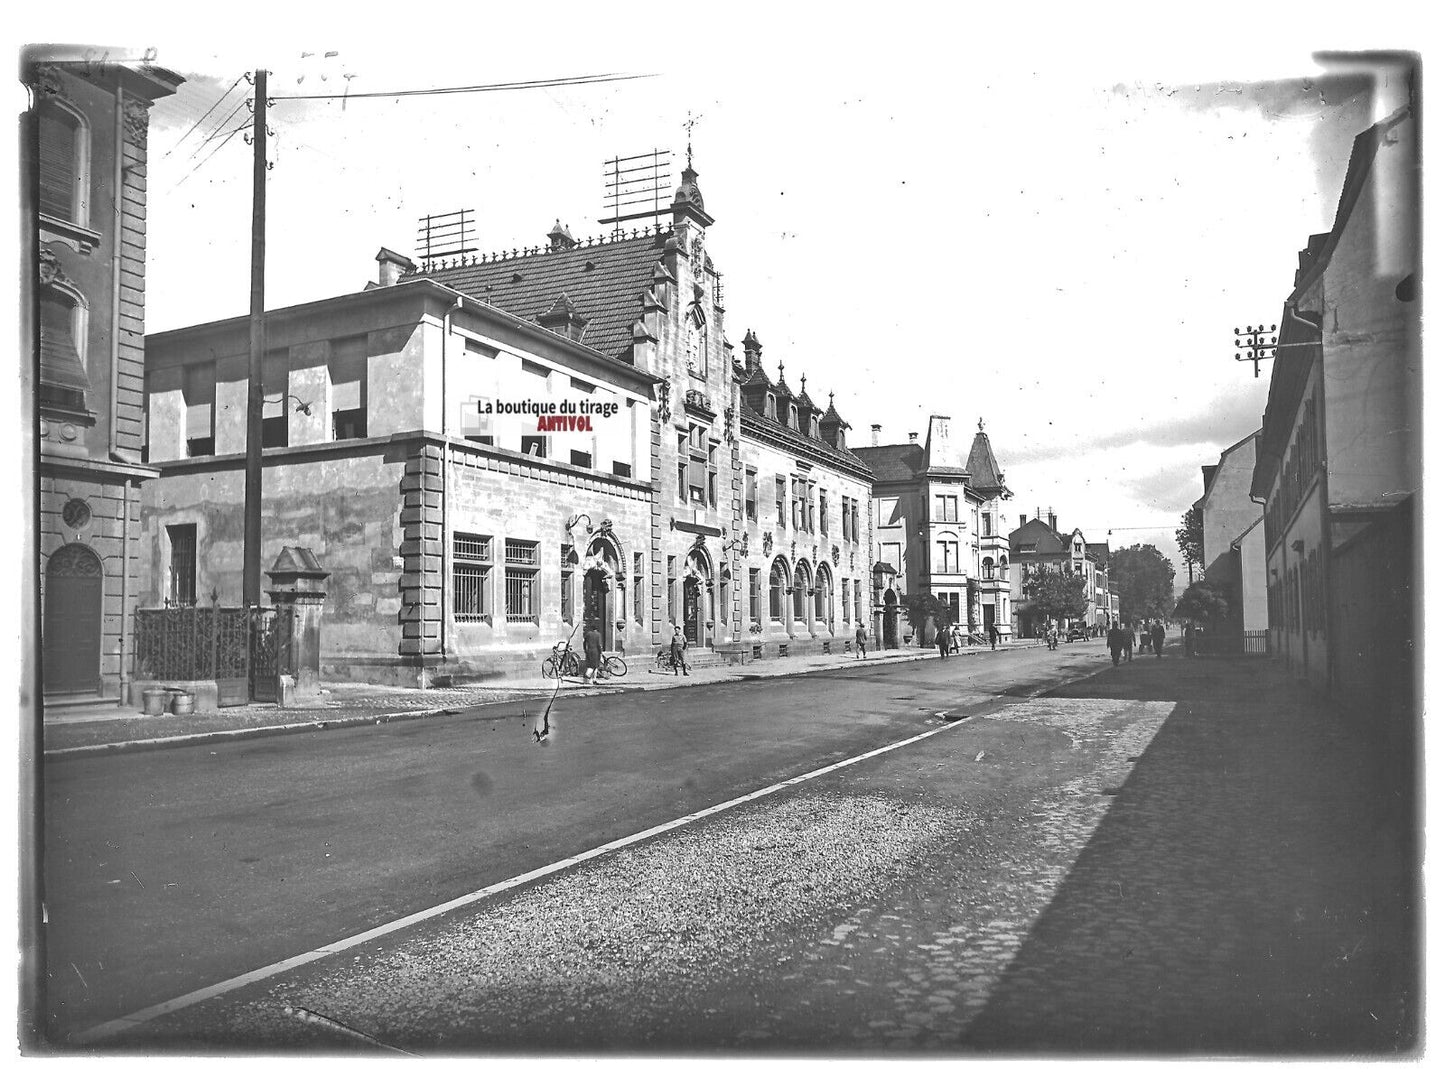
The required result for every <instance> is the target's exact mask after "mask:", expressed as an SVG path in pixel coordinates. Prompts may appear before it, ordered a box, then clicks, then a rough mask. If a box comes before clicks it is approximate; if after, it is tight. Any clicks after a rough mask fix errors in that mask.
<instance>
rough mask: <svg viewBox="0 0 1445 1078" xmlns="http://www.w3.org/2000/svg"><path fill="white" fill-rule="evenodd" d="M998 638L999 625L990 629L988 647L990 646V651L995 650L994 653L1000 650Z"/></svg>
mask: <svg viewBox="0 0 1445 1078" xmlns="http://www.w3.org/2000/svg"><path fill="white" fill-rule="evenodd" d="M998 637H999V632H998V626H997V625H990V626H989V627H988V646H989V648H990V650H993V651H997V650H998Z"/></svg>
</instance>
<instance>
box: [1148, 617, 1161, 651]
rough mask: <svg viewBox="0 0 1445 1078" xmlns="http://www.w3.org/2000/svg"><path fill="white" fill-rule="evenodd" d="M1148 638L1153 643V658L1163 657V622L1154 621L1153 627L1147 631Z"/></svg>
mask: <svg viewBox="0 0 1445 1078" xmlns="http://www.w3.org/2000/svg"><path fill="white" fill-rule="evenodd" d="M1149 640H1150V642H1151V643H1153V645H1154V658H1156V659H1162V658H1164V623H1163V622H1161V621H1156V622H1154V628H1153V629H1151V630H1150V631H1149Z"/></svg>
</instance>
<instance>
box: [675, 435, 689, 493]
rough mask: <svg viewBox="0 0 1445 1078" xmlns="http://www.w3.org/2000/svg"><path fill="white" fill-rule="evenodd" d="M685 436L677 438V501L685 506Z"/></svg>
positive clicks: (686, 458)
mask: <svg viewBox="0 0 1445 1078" xmlns="http://www.w3.org/2000/svg"><path fill="white" fill-rule="evenodd" d="M687 461H688V455H687V435H686V434H684V433H679V434H678V436H677V500H678V501H680V502H681V503H682V504H683V505H686V504H687Z"/></svg>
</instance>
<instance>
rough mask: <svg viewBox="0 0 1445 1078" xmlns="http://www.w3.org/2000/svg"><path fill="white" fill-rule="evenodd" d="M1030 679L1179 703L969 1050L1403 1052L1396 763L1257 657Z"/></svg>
mask: <svg viewBox="0 0 1445 1078" xmlns="http://www.w3.org/2000/svg"><path fill="white" fill-rule="evenodd" d="M1141 664H1142V665H1141ZM1047 695H1048V696H1052V697H1058V698H1071V699H1120V700H1165V701H1173V702H1174V703H1175V706H1174V708H1173V710H1172V712H1171V714H1170V717H1169V718H1168V719H1167V720H1166V721H1165V723H1164V725H1163V726H1162V727H1161V728H1160V729H1159V731H1158V733H1157V734H1156V735H1155V737H1154V739H1153V741H1152V742H1151V744H1150V746H1149V748H1148V749H1147V750H1145V752H1144V753H1143V754H1142V755H1141V756H1140V757H1139V758H1138V760H1137V761H1136V762H1135V764H1134V769H1133V771H1132V773H1131V774H1130V776H1129V778H1128V779H1127V781H1126V782H1125V783H1124V784H1123V785H1122V786H1121V787H1119V788H1117V789H1115V790H1102V789H1101V790H1100V791H1099V792H1098V796H1100V797H1109V798H1111V807H1110V809H1109V811H1108V812H1107V813H1106V814H1105V816H1104V818H1103V820H1102V821H1101V823H1100V824H1099V826H1098V828H1097V830H1096V831H1095V833H1094V834H1093V836H1092V837H1091V839H1090V841H1089V842H1088V843H1087V845H1086V846H1085V848H1084V849H1083V852H1082V853H1081V854H1080V856H1079V857H1078V859H1077V861H1076V862H1075V863H1074V865H1073V866H1072V868H1071V870H1070V871H1069V873H1068V875H1067V877H1066V878H1065V880H1064V882H1063V883H1062V884H1061V885H1060V887H1059V890H1058V891H1057V892H1056V894H1055V895H1054V897H1053V899H1052V901H1051V902H1050V904H1049V906H1048V907H1047V908H1046V909H1045V911H1044V913H1043V914H1042V915H1041V916H1040V918H1039V919H1038V921H1037V922H1036V923H1035V925H1034V927H1033V929H1032V931H1031V932H1030V934H1029V936H1028V938H1027V939H1026V941H1025V942H1024V943H1023V945H1022V946H1021V948H1020V949H1019V951H1018V953H1017V954H1016V956H1015V958H1014V960H1013V961H1012V963H1010V965H1009V967H1008V968H1007V970H1006V971H1005V973H1004V975H1003V976H1002V978H1001V980H1000V983H999V984H998V986H997V987H996V989H995V991H994V992H993V993H992V994H991V996H990V999H989V1002H988V1003H987V1004H986V1005H985V1007H984V1008H983V1010H982V1011H981V1012H980V1013H979V1014H978V1016H977V1017H976V1019H975V1020H974V1021H973V1022H972V1023H971V1024H970V1026H969V1028H968V1029H967V1031H966V1032H965V1034H964V1038H963V1042H964V1046H965V1047H967V1048H970V1049H978V1050H985V1051H990V1052H1017V1053H1027V1054H1062V1053H1086V1054H1091V1055H1113V1054H1150V1055H1173V1054H1211V1055H1222V1054H1227V1055H1278V1054H1308V1055H1322V1054H1323V1055H1341V1054H1356V1053H1364V1054H1384V1055H1394V1054H1406V1053H1411V1052H1413V1051H1414V1050H1415V1048H1416V1046H1417V1042H1418V1035H1419V999H1420V992H1419V969H1418V965H1419V950H1418V948H1419V935H1418V914H1419V885H1420V878H1419V871H1418V864H1419V861H1418V844H1417V831H1416V827H1415V816H1414V803H1413V798H1412V796H1411V788H1412V785H1413V784H1412V783H1411V782H1409V781H1407V779H1406V778H1404V777H1402V776H1407V775H1410V774H1413V772H1412V770H1411V768H1410V767H1408V766H1405V767H1400V766H1396V765H1392V762H1391V761H1389V760H1387V759H1383V758H1382V757H1381V754H1380V753H1379V752H1377V751H1376V744H1375V743H1376V742H1377V741H1378V739H1377V738H1371V737H1370V736H1369V732H1368V730H1367V729H1365V728H1362V727H1361V726H1360V725H1358V724H1355V723H1352V722H1351V721H1350V717H1349V716H1342V715H1339V714H1336V713H1334V712H1332V711H1331V710H1330V709H1328V708H1326V707H1324V706H1322V705H1321V704H1320V703H1319V702H1318V701H1316V700H1312V699H1311V698H1309V697H1308V696H1306V695H1305V694H1304V692H1303V691H1302V690H1301V689H1299V688H1298V687H1297V686H1296V685H1295V684H1294V683H1293V682H1291V681H1289V680H1288V679H1287V678H1286V677H1285V675H1284V673H1283V671H1282V670H1281V669H1280V668H1279V667H1278V666H1277V665H1276V664H1274V663H1271V662H1267V661H1258V660H1243V659H1241V660H1226V659H1213V660H1198V661H1196V660H1185V659H1183V658H1172V659H1164V660H1156V659H1154V658H1153V657H1152V656H1149V657H1147V658H1144V657H1136V658H1135V660H1134V662H1133V663H1132V664H1128V663H1126V664H1123V665H1121V666H1120V667H1117V668H1115V667H1112V666H1110V667H1108V668H1107V669H1106V670H1104V671H1103V672H1102V673H1100V674H1099V675H1096V676H1094V677H1090V678H1087V679H1085V680H1082V681H1079V682H1076V683H1074V684H1072V685H1069V686H1065V687H1063V688H1061V689H1059V690H1056V691H1054V692H1051V693H1049V694H1047ZM1396 764H1398V762H1396Z"/></svg>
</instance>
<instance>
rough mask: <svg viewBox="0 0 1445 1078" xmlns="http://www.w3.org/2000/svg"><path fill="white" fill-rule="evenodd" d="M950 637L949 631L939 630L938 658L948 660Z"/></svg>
mask: <svg viewBox="0 0 1445 1078" xmlns="http://www.w3.org/2000/svg"><path fill="white" fill-rule="evenodd" d="M948 637H949V632H948V630H947V629H939V630H938V657H939V658H940V659H946V658H948Z"/></svg>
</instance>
